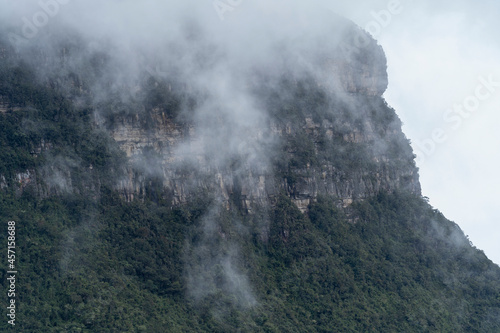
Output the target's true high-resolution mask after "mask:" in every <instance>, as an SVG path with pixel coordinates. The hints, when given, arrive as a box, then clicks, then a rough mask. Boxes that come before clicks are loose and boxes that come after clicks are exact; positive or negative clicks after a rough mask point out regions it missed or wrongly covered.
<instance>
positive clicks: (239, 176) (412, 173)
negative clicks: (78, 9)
mask: <svg viewBox="0 0 500 333" xmlns="http://www.w3.org/2000/svg"><path fill="white" fill-rule="evenodd" d="M336 52H337V53H336V54H334V56H333V57H331V58H329V59H328V60H326V61H323V62H321V66H322V68H321V69H320V71H321V72H322V73H321V75H319V76H317V77H315V78H313V79H312V80H307V79H304V78H299V79H297V78H291V79H290V78H288V79H282V80H278V81H276V82H274V84H275V85H278V86H279V88H276V87H274V88H269V89H268V87H264V88H262V87H260V88H258V89H256V92H255V95H256V98H257V99H259V100H261V101H263V102H262V106H261V107H262V108H264V109H266V113H269V114H270V115H271V116H270V117H269V119H268V122H266V126H265V127H266V128H253V129H251V131H249V132H253V134H248V141H249V142H253V141H254V140H255V137H256V136H258V134H255V133H259V132H261V133H268V134H269V136H270V137H272V139H271V140H272V141H273V142H275V145H276V146H275V149H274V150H271V152H270V153H271V154H274V155H275V156H272V157H271V158H270V159H271V161H270V162H269V163H268V165H267V166H266V167H253V166H251V165H244V166H243V167H242V166H239V167H234V166H230V165H211V164H210V163H207V152H206V151H205V150H204V147H205V143H204V142H203V140H204V139H205V140H206V139H207V138H206V137H205V138H203V136H199V135H198V128H197V125H196V124H187V125H186V124H181V123H179V122H178V121H177V120H176V118H174V117H171V116H169V114H170V113H171V110H169V109H168V108H164V107H161V106H160V107H155V108H152V109H151V110H150V111H149V112H146V113H136V114H134V115H133V116H130V115H129V116H122V117H120V116H119V117H114V118H113V122H112V123H109V124H107V126H108V128H109V129H110V130H111V133H112V136H113V138H114V139H115V140H116V142H118V143H119V145H120V147H121V149H122V150H123V151H125V152H126V154H127V156H128V157H129V159H130V161H131V165H132V166H133V165H137V164H138V163H139V164H140V162H141V161H143V160H144V158H145V157H144V156H145V155H144V152H145V151H154V152H155V153H156V156H157V157H158V158H157V159H154V162H151V164H150V165H149V166H150V167H151V168H153V169H154V171H151V170H149V171H148V172H144V167H141V168H139V169H137V168H134V167H129V168H128V171H127V177H125V179H122V181H121V182H120V184H119V186H118V189H119V190H120V192H121V193H122V194H123V195H124V196H125V197H126V198H127V199H128V200H133V199H136V198H141V197H142V196H144V194H145V193H146V192H147V187H148V186H150V185H151V184H152V182H153V181H154V179H155V178H156V179H157V180H159V181H160V182H161V186H162V188H163V190H164V193H163V197H164V198H166V199H167V200H171V202H172V203H173V204H179V203H185V202H188V201H189V200H190V197H192V196H193V195H195V194H197V193H198V192H199V191H200V190H204V191H208V192H209V193H215V194H217V195H218V196H219V197H221V198H223V200H224V201H225V202H226V204H227V205H229V204H230V202H231V201H232V200H233V199H235V198H236V201H237V202H236V204H238V205H241V206H242V207H244V208H245V209H246V210H247V211H248V212H252V210H253V207H254V206H255V204H263V203H267V202H269V201H270V200H271V201H272V200H273V198H274V197H276V196H277V195H278V194H279V193H280V192H284V193H286V195H288V196H289V197H290V198H291V199H292V200H293V202H294V203H295V204H296V205H297V206H298V207H299V209H300V210H301V211H306V210H307V207H308V205H309V204H310V203H312V202H313V201H315V200H316V198H317V197H318V196H319V195H331V196H334V197H336V198H338V204H339V206H343V207H346V206H348V205H350V204H351V203H352V202H353V201H355V200H360V199H365V198H368V197H372V196H374V195H376V194H377V193H379V192H381V191H383V192H389V193H390V192H394V191H406V192H411V193H414V194H420V184H419V180H418V171H417V169H416V167H415V165H414V162H413V158H414V156H413V153H412V151H411V148H410V146H409V143H408V141H407V140H406V138H405V136H404V134H403V133H402V131H401V122H400V121H399V119H398V117H397V116H396V114H395V112H394V110H392V109H391V108H390V107H388V106H387V105H386V103H385V101H384V100H383V98H382V94H383V92H384V91H385V90H386V88H387V71H386V59H385V55H384V53H383V51H382V49H381V47H380V46H378V45H377V44H376V43H375V42H372V43H371V44H370V45H369V46H367V47H366V48H362V49H359V50H357V51H356V52H355V53H353V54H351V55H349V56H351V58H347V57H346V56H347V55H346V54H343V53H342V51H341V50H340V49H337V50H336ZM262 81H263V82H264V81H265V79H262ZM170 89H171V87H170ZM273 89H274V91H273ZM263 91H264V92H263ZM310 99H312V101H309V100H310ZM277 104H278V105H279V106H276V105H277ZM288 106H289V107H288ZM290 110H291V111H290ZM145 123H148V126H147V128H145V126H144V124H145ZM219 125H220V127H221V130H222V128H224V127H227V126H231V124H227V123H224V122H223V121H221V122H220V124H219ZM180 145H183V147H184V148H183V149H178V147H179V146H180ZM186 147H188V148H187V149H186ZM220 149H221V150H224V149H226V147H224V146H222V147H220ZM267 153H269V151H267ZM186 161H189V163H188V162H186ZM193 161H194V164H195V166H194V167H193ZM186 165H190V167H186ZM200 173H201V175H200ZM233 202H234V200H233Z"/></svg>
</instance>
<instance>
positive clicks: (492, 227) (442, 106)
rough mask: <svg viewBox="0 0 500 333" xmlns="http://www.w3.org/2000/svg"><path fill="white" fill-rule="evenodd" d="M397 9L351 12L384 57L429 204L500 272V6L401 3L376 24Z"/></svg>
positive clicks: (370, 6)
mask: <svg viewBox="0 0 500 333" xmlns="http://www.w3.org/2000/svg"><path fill="white" fill-rule="evenodd" d="M390 3H391V1H360V2H359V6H358V8H357V9H353V8H352V9H350V8H346V7H344V8H343V10H344V11H345V14H346V16H348V17H350V18H351V19H353V20H354V21H355V22H356V23H357V24H358V25H360V26H362V27H370V28H371V29H373V31H374V33H377V35H376V36H375V37H376V38H377V39H378V40H379V42H380V44H381V45H382V46H383V47H384V49H385V52H386V54H387V57H388V67H389V89H388V91H387V92H386V93H385V98H386V99H387V101H388V102H389V104H391V105H392V106H393V107H394V108H395V109H396V111H397V113H398V115H399V116H400V118H401V119H402V121H403V123H404V127H403V130H404V132H405V134H406V135H407V136H408V138H409V139H411V141H412V146H413V148H414V150H415V151H416V153H417V155H418V161H417V164H418V167H419V168H420V180H421V183H422V190H423V195H424V196H427V197H429V199H430V203H431V204H432V205H433V206H434V207H435V208H437V209H439V210H440V211H441V212H443V213H444V215H445V216H446V217H448V218H449V219H451V220H453V221H455V222H456V223H458V224H459V225H460V227H461V228H462V229H463V230H464V232H465V234H466V235H469V238H470V240H471V241H472V242H473V244H474V245H475V246H476V247H478V248H480V249H482V250H484V251H485V253H486V254H487V255H488V257H489V258H490V259H492V260H493V261H494V262H495V263H497V264H500V241H499V238H500V223H499V222H500V211H499V209H498V206H499V205H498V200H499V198H500V172H499V163H500V149H499V148H500V128H499V125H500V112H499V111H500V42H499V39H498V32H499V31H500V21H499V20H498V15H499V14H500V2H499V1H489V0H481V1H478V2H474V3H473V2H472V1H468V2H465V1H411V0H408V1H405V0H401V1H399V3H400V4H401V7H400V8H399V9H400V10H399V13H398V14H394V15H391V17H390V21H389V20H388V19H386V20H385V21H382V20H381V18H380V17H379V19H378V21H377V19H376V18H375V17H376V15H373V12H376V13H380V12H381V11H384V13H386V12H385V11H388V10H389V9H390V5H389V4H390ZM325 5H326V6H330V7H332V5H331V4H326V3H325ZM393 11H394V10H393ZM396 12H397V11H396ZM382 17H383V15H382ZM374 22H382V23H378V27H379V28H380V29H376V27H377V25H376V24H375V23H374ZM481 78H483V79H484V80H486V81H490V80H492V81H494V82H493V83H489V84H485V83H484V82H483V79H481ZM494 83H496V86H495V84H494ZM476 94H478V96H479V98H477V97H476ZM478 102H479V103H478ZM469 110H470V111H469ZM434 132H435V133H434ZM433 133H434V134H433ZM433 135H434V137H433Z"/></svg>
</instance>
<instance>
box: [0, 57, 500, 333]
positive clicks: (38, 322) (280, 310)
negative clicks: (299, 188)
mask: <svg viewBox="0 0 500 333" xmlns="http://www.w3.org/2000/svg"><path fill="white" fill-rule="evenodd" d="M28 68H29V67H28V66H26V65H25V64H22V63H19V62H15V63H9V62H8V61H0V96H2V97H3V98H4V99H5V100H6V101H7V103H8V104H9V105H12V106H16V107H18V108H20V109H18V110H17V111H12V110H11V111H8V112H6V113H4V114H0V175H3V176H5V178H6V181H7V183H8V184H7V185H8V186H7V187H5V188H3V189H2V190H0V221H2V225H4V226H5V228H1V229H0V238H1V239H4V240H5V239H6V237H7V228H6V222H7V221H10V220H14V221H16V222H17V241H16V243H17V258H18V259H17V269H18V271H19V279H18V283H17V290H18V297H17V300H18V309H17V310H18V312H17V314H18V316H17V318H16V327H15V329H12V328H11V327H10V326H9V325H8V324H7V322H6V320H3V321H1V322H0V329H1V330H2V331H8V330H9V329H11V330H12V331H16V332H498V331H500V269H499V268H498V266H496V265H494V264H493V263H492V262H491V261H489V260H488V259H487V258H486V256H485V255H484V253H482V252H481V251H479V250H477V249H476V248H474V247H473V246H471V244H470V243H469V241H468V240H467V238H466V237H465V236H464V234H463V233H462V231H461V230H460V229H459V228H458V226H457V225H456V224H454V223H452V222H450V221H448V220H446V219H445V218H444V217H443V216H442V215H441V214H440V213H439V212H438V211H436V210H434V209H433V208H432V207H430V205H429V204H428V203H427V202H426V201H425V200H424V199H422V198H421V197H418V196H415V195H411V194H408V193H404V192H401V193H393V194H387V193H380V194H379V195H377V196H375V197H373V198H371V199H369V200H365V201H362V202H357V203H355V204H353V205H352V206H350V208H349V209H345V210H344V209H339V208H336V205H335V204H334V202H335V201H336V199H337V198H332V197H327V196H324V197H319V198H318V201H317V202H316V203H314V204H312V205H310V207H309V211H308V213H307V214H303V213H301V212H300V211H299V210H298V209H297V207H296V206H295V205H294V204H293V203H292V202H291V200H290V199H289V198H288V197H287V196H286V195H284V194H281V195H279V196H278V197H277V198H276V199H275V200H274V202H272V205H269V206H262V207H258V209H255V211H254V213H253V214H251V215H249V214H246V211H244V209H242V208H241V207H240V204H241V200H240V199H239V198H238V197H237V195H234V196H233V197H231V200H232V202H231V204H232V205H231V208H230V209H229V210H226V209H225V208H221V207H220V203H218V202H217V200H216V198H213V197H212V196H211V195H210V194H207V193H200V195H199V196H198V197H197V198H193V200H192V201H190V203H189V204H187V205H179V206H176V207H172V206H171V205H170V202H168V201H167V200H163V199H162V197H161V196H157V195H156V194H155V189H154V188H150V189H149V191H148V192H147V193H146V194H145V197H144V200H136V201H133V202H125V201H124V200H123V198H122V197H121V196H120V195H119V193H116V191H114V190H113V186H112V184H111V182H110V180H111V179H113V178H115V177H116V176H117V175H119V173H120V172H121V170H122V169H123V163H124V157H123V153H122V152H121V151H120V150H119V149H118V148H117V145H116V143H114V142H113V141H112V140H111V139H110V137H109V135H108V134H107V132H106V131H101V130H98V129H96V127H95V126H93V125H92V121H91V116H92V114H93V111H94V110H93V109H92V108H91V107H90V106H85V103H84V104H83V105H84V106H83V107H82V106H80V107H76V106H75V105H74V103H73V100H72V99H69V98H67V97H65V96H66V95H64V94H61V93H58V90H57V89H54V88H51V87H50V84H40V83H39V82H36V80H33V79H32V78H33V77H34V75H33V74H32V73H31V72H30V70H29V69H28ZM283 84H287V83H286V82H284V83H283ZM153 86H154V87H155V89H153V91H152V92H151V93H150V94H149V95H147V98H146V101H147V103H146V108H153V107H155V106H158V105H164V106H165V108H167V109H172V110H173V113H172V114H171V115H170V116H171V117H177V116H178V114H176V113H175V112H174V111H175V110H177V109H178V105H179V103H180V102H179V101H178V100H176V99H174V98H171V96H167V95H161V94H162V93H164V90H162V89H160V88H161V85H160V88H158V89H156V88H157V87H158V86H156V85H153ZM311 87H312V85H311V83H310V82H309V83H308V82H307V81H306V82H304V86H301V85H298V86H296V87H295V88H293V89H290V91H291V94H290V96H288V97H287V98H286V99H284V100H279V99H277V98H274V99H273V98H271V97H269V100H274V101H275V102H276V101H278V102H279V103H278V104H277V105H275V107H272V108H271V107H270V108H271V109H273V110H274V111H275V112H276V114H275V117H276V119H279V118H280V117H281V116H282V115H283V114H286V115H287V116H288V117H295V118H296V119H297V121H296V122H293V124H292V125H293V126H298V127H300V126H303V123H302V122H303V119H304V118H305V114H304V110H308V112H309V113H308V114H312V117H313V118H315V119H316V118H317V117H319V114H318V113H319V112H320V110H322V109H323V108H324V106H325V105H326V103H327V101H326V96H324V95H323V94H322V92H321V91H313V92H311V91H312V90H313V89H312V88H311ZM311 93H312V94H311ZM270 94H272V91H270ZM310 94H311V95H310ZM300 103H305V105H301V104H300ZM362 104H363V105H364V107H365V108H366V109H367V110H371V114H370V116H371V117H373V119H376V121H375V122H374V123H375V124H379V125H380V128H375V129H374V130H375V131H380V133H379V135H380V136H383V135H385V133H384V131H383V125H384V124H385V125H387V124H388V123H393V122H397V120H395V119H394V114H393V112H392V111H391V110H390V109H389V108H388V107H387V105H385V104H384V103H383V101H381V100H380V99H375V98H368V97H367V98H366V100H364V101H362ZM329 105H330V104H329ZM101 107H103V108H107V109H109V110H108V111H110V113H109V115H110V116H109V119H112V116H113V114H114V113H113V112H112V111H113V110H112V109H113V108H115V107H116V108H118V109H119V108H120V107H119V106H116V105H115V106H113V105H109V104H103V105H101ZM333 109H334V111H336V112H337V113H336V114H329V115H324V117H326V119H328V120H329V121H331V122H332V123H335V124H336V125H338V126H339V127H338V128H337V130H338V133H342V124H344V123H345V121H347V120H349V119H347V118H348V117H350V115H349V114H348V113H346V114H342V110H344V109H345V105H342V103H340V102H339V104H338V105H334V106H333ZM346 119H347V120H346ZM349 121H352V122H354V123H356V119H350V120H349ZM146 125H147V124H146ZM358 125H359V129H360V130H363V128H362V127H363V124H362V123H359V122H358ZM396 125H397V124H396ZM322 136H324V133H318V134H317V136H316V137H315V139H314V140H312V139H311V137H310V136H296V137H290V138H287V139H288V140H286V142H287V143H286V145H287V146H285V149H284V150H283V151H284V152H290V151H293V152H294V154H288V155H287V154H285V156H282V157H283V158H282V159H278V160H277V161H276V168H277V171H278V177H281V176H282V175H281V174H280V172H281V173H285V176H286V177H289V178H290V179H291V178H292V177H293V172H294V170H298V169H300V168H304V166H305V165H306V164H310V165H316V164H318V165H320V164H321V162H322V161H324V160H325V159H329V160H331V159H333V158H337V159H338V161H337V162H336V163H337V164H336V165H338V166H339V168H345V169H346V170H350V169H356V168H367V169H370V168H371V167H373V166H372V165H370V164H369V163H368V162H366V160H367V158H366V156H365V154H369V153H370V152H372V149H371V148H370V149H369V150H366V149H365V148H366V147H363V146H362V145H357V144H355V143H349V145H350V146H346V143H345V141H343V140H340V139H338V140H336V139H335V138H334V140H332V141H328V140H323V141H322V140H321V137H322ZM41 142H45V143H47V144H49V143H50V147H48V148H47V149H45V150H41V151H38V150H37V149H39V147H40V146H41ZM318 145H319V147H321V148H322V149H321V151H323V152H330V154H326V153H323V155H322V154H321V153H318V154H316V153H314V149H315V147H316V146H318ZM340 146H342V148H343V149H340V148H339V147H340ZM404 147H405V146H404V145H398V144H397V142H396V143H395V146H394V147H389V148H388V150H387V151H388V154H393V156H389V157H397V156H401V155H406V156H408V155H411V151H406V150H405V148H404ZM331 152H335V154H333V153H331ZM337 152H340V153H339V154H337ZM54 161H55V162H54ZM278 162H279V163H278ZM280 163H281V164H280ZM342 163H344V164H342ZM397 163H399V162H398V161H397V160H396V161H394V165H393V167H397ZM47 165H48V167H47ZM90 166H92V168H89V167H90ZM47 168H48V169H47ZM27 169H34V170H37V174H38V175H39V176H40V177H44V176H47V175H49V174H52V173H55V172H69V174H70V175H71V180H72V182H71V183H72V189H71V190H67V191H64V190H63V186H62V185H60V186H59V191H56V193H47V191H46V190H44V189H45V188H46V187H44V186H43V183H44V182H46V181H47V179H50V177H46V179H40V180H39V182H40V184H42V185H37V184H29V185H27V186H25V185H26V184H19V183H18V182H17V183H16V181H15V180H14V179H12V177H13V175H15V174H16V173H18V172H24V171H25V170H27ZM21 188H23V190H21ZM4 256H5V255H4ZM2 258H3V262H6V258H5V257H2ZM1 281H2V282H1V283H2V285H3V287H4V288H5V287H6V286H7V280H6V270H5V269H4V270H2V280H1ZM193 281H194V283H193ZM4 290H5V289H4ZM6 301H7V298H6V297H2V298H1V302H0V306H1V307H2V308H3V309H5V308H6V306H7V304H6Z"/></svg>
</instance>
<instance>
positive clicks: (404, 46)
mask: <svg viewBox="0 0 500 333" xmlns="http://www.w3.org/2000/svg"><path fill="white" fill-rule="evenodd" d="M51 1H55V0H51ZM57 1H58V2H59V3H61V5H60V8H59V9H58V12H61V13H65V15H66V14H68V15H67V18H66V19H71V20H72V21H76V20H80V21H81V22H84V21H85V20H87V21H89V22H90V21H96V22H97V19H96V18H97V17H99V15H100V16H101V18H103V17H104V19H103V20H101V21H102V22H104V23H105V25H102V24H101V25H98V24H96V22H92V24H88V22H87V23H82V24H84V25H85V27H86V29H91V30H92V29H95V30H106V31H111V30H117V31H118V30H120V31H121V30H127V31H128V32H129V33H130V34H133V33H134V32H136V33H137V34H139V32H141V31H142V30H141V29H142V28H143V27H144V26H145V25H146V26H149V25H151V27H152V30H154V31H156V33H158V31H159V30H161V26H159V25H157V24H154V23H153V22H163V23H164V25H165V26H168V22H170V21H172V20H174V19H173V17H174V16H175V15H177V14H176V11H175V10H173V9H174V8H177V9H178V8H180V7H183V10H184V11H193V12H194V11H197V12H203V15H199V17H203V18H204V19H206V20H207V22H212V23H211V24H212V25H214V26H217V28H216V29H215V30H214V31H213V32H212V34H215V35H217V34H220V35H221V36H223V37H224V38H228V36H229V35H230V33H231V31H230V30H231V27H232V26H231V24H230V22H231V20H233V21H240V22H241V21H243V22H245V24H239V26H240V27H248V28H249V29H250V28H251V29H258V28H259V22H258V21H256V20H255V17H256V16H255V13H256V12H264V13H265V14H266V15H267V16H271V17H276V20H274V21H273V22H275V23H276V24H280V25H286V22H287V20H286V17H287V16H289V13H291V12H292V11H297V10H299V11H301V10H302V11H307V10H308V9H310V8H311V7H313V6H316V7H322V8H327V9H331V10H333V11H336V12H339V13H341V14H343V15H345V16H346V17H348V18H350V19H352V20H353V21H354V22H356V23H357V24H358V25H360V26H361V27H366V28H367V29H368V30H369V31H370V32H372V33H373V35H374V37H375V38H376V39H378V40H379V43H380V44H381V45H382V46H383V48H384V49H385V51H386V54H387V57H388V67H389V89H388V91H387V92H386V93H385V98H386V99H387V101H388V102H389V104H391V105H392V106H393V107H394V108H395V109H396V111H397V113H398V115H399V116H400V118H401V119H402V121H403V122H404V124H405V125H404V128H403V130H404V132H405V133H406V135H407V136H408V138H410V139H411V141H412V145H413V147H414V149H415V151H416V153H417V155H418V162H417V164H418V166H419V168H420V176H421V183H422V189H423V195H424V196H427V197H429V199H430V203H431V204H432V205H433V206H434V207H435V208H437V209H439V210H440V211H442V212H443V213H444V215H445V216H446V217H448V218H449V219H451V220H453V221H455V222H456V223H458V224H459V225H460V226H461V228H462V229H463V230H464V232H465V233H466V234H467V235H469V237H470V240H471V241H472V242H473V244H474V245H476V246H477V247H478V248H480V249H482V250H484V251H485V252H486V254H487V255H488V257H490V258H491V259H492V260H493V261H494V262H496V263H497V264H498V263H500V241H498V238H499V237H500V224H499V223H498V221H499V218H500V212H499V210H498V209H497V206H498V204H497V200H498V198H500V174H499V172H498V171H497V170H498V162H500V153H499V147H500V130H499V129H498V124H500V114H499V112H498V111H500V84H498V83H500V64H499V63H500V43H499V42H498V36H497V35H498V31H500V21H499V20H498V15H499V14H500V2H499V1H498V0H480V1H478V2H476V3H472V1H464V0H454V1H451V0H435V1H430V0H418V1H417V0H413V1H412V0H399V1H397V0H350V1H335V0H308V1H305V0H296V1H284V0H274V1H264V0H252V1H251V0H220V1H219V0H215V1H213V0H208V1H206V2H194V1H192V2H191V1H185V2H182V4H184V5H181V2H177V1H165V2H158V1H157V0H145V1H143V2H138V1H130V0H121V1H120V4H129V6H127V7H124V8H125V11H128V12H126V13H125V14H126V15H125V16H126V17H128V18H129V19H128V20H126V24H124V22H123V21H119V20H115V18H114V17H115V16H116V15H114V14H116V10H115V8H114V7H112V8H107V7H110V6H109V4H110V3H113V2H112V1H107V2H101V1H93V0H86V1H80V0H64V1H63V0H57ZM43 2H44V3H47V2H50V1H49V0H46V1H43ZM27 3H31V4H32V5H33V6H34V7H33V8H35V9H36V10H38V11H39V10H40V5H39V1H35V0H26V1H23V2H20V1H14V0H0V5H1V6H0V7H1V8H3V10H2V12H0V20H1V21H4V20H7V19H10V20H17V21H19V23H22V21H21V19H20V18H21V17H22V15H27V14H22V15H21V14H19V13H18V12H16V11H14V8H16V6H17V7H20V6H24V5H25V4H27ZM114 3H115V4H116V2H114ZM155 3H156V4H160V3H161V7H162V8H158V10H156V11H153V13H154V16H153V17H151V11H148V10H147V9H148V6H149V5H152V6H153V5H154V4H155ZM188 3H190V4H191V5H187V4H188ZM221 3H222V4H224V3H225V4H226V5H225V7H224V6H223V7H220V5H221ZM130 4H132V5H130ZM214 4H219V7H218V10H217V9H216V7H214ZM228 4H229V5H228ZM149 7H151V6H149ZM291 7H295V9H292V8H291ZM85 8H87V9H88V8H91V9H92V10H90V9H89V10H86V11H87V12H89V13H90V14H91V15H87V16H85V15H84V12H85ZM33 12H34V10H33V9H30V10H27V11H26V13H31V14H32V13H33ZM71 12H73V13H76V14H77V15H75V16H73V17H72V16H71V15H69V14H71ZM146 12H147V14H146ZM31 14H30V15H31ZM122 14H123V13H122ZM144 15H149V16H148V17H149V19H148V21H147V22H145V21H144V20H141V19H134V18H137V17H141V16H144ZM57 16H59V15H57ZM62 16H64V15H62ZM145 17H146V16H145ZM222 18H223V19H224V20H221V19H222ZM50 20H53V19H52V18H50ZM54 20H55V19H54ZM17 21H16V22H17ZM0 23H2V22H0ZM139 26H140V27H139ZM308 26H309V27H311V26H310V22H309V25H305V26H304V29H307V27H308ZM225 27H227V28H228V29H226V30H227V31H226V30H224V28H225ZM317 28H318V27H316V26H315V27H314V29H317ZM218 29H219V30H218ZM164 30H165V31H166V30H167V29H166V28H165V29H164ZM223 31H224V33H221V32H223ZM152 35H153V34H151V36H152ZM248 35H249V36H254V37H259V35H258V34H248ZM140 38H141V40H146V41H147V40H148V38H147V36H146V37H145V36H143V35H141V36H140ZM259 38H260V37H259ZM259 40H261V39H256V40H251V41H245V42H244V43H243V44H245V45H248V47H245V48H244V52H245V54H249V56H252V50H254V49H255V46H256V45H258V43H259ZM497 82H498V83H497Z"/></svg>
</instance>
